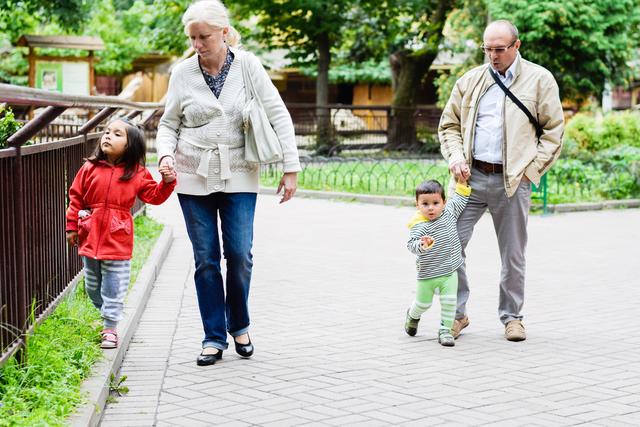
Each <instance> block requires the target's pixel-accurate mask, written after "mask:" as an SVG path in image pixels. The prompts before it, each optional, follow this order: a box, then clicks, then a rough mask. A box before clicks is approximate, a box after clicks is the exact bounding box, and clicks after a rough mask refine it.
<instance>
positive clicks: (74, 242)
mask: <svg viewBox="0 0 640 427" xmlns="http://www.w3.org/2000/svg"><path fill="white" fill-rule="evenodd" d="M66 235H67V243H69V246H78V232H77V231H67V233H66Z"/></svg>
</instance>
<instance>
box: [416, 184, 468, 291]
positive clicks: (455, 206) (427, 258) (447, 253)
mask: <svg viewBox="0 0 640 427" xmlns="http://www.w3.org/2000/svg"><path fill="white" fill-rule="evenodd" d="M469 194H471V187H468V186H465V185H461V184H458V185H456V192H455V194H454V195H453V197H451V198H450V199H449V201H448V202H447V204H446V206H445V208H444V211H443V212H442V215H441V216H440V218H438V219H436V220H433V221H428V220H427V219H426V218H424V217H423V216H422V215H420V213H419V212H418V213H417V215H416V216H414V218H413V219H412V221H411V222H410V223H409V227H410V228H411V231H410V233H409V242H407V248H408V249H409V250H410V251H411V252H412V253H414V254H416V255H417V256H418V259H417V260H416V267H417V270H418V279H421V280H422V279H432V278H434V277H439V276H445V275H447V274H451V273H453V272H454V271H456V269H457V268H458V267H460V265H461V264H462V248H461V246H460V238H459V237H458V230H457V228H456V222H457V220H458V217H459V216H460V214H461V213H462V211H463V209H464V207H465V206H466V205H467V201H468V200H469ZM423 236H431V238H432V239H433V240H434V243H433V244H432V245H431V246H429V247H427V248H425V247H423V246H422V242H421V241H420V238H421V237H423Z"/></svg>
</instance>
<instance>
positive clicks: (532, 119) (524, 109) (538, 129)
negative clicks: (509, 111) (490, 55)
mask: <svg viewBox="0 0 640 427" xmlns="http://www.w3.org/2000/svg"><path fill="white" fill-rule="evenodd" d="M489 74H491V77H493V80H495V82H496V83H497V84H498V86H500V89H502V90H503V92H504V93H505V94H506V95H507V96H508V97H509V98H510V99H511V100H512V101H513V102H514V103H515V104H516V105H517V106H518V108H520V109H521V110H522V112H523V113H525V114H526V115H527V117H528V118H529V121H530V122H531V124H532V125H533V127H534V128H536V136H537V137H538V138H540V135H542V127H541V126H540V123H538V121H537V120H536V119H535V117H533V114H531V111H529V109H528V108H527V107H525V106H524V104H523V103H522V102H521V101H520V100H519V99H518V98H517V97H516V96H515V95H514V94H513V92H511V91H510V90H509V88H507V87H506V86H505V85H504V83H502V80H500V78H499V77H498V74H497V73H495V72H494V71H493V70H492V69H491V68H489Z"/></svg>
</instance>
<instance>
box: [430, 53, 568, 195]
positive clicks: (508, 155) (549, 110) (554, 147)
mask: <svg viewBox="0 0 640 427" xmlns="http://www.w3.org/2000/svg"><path fill="white" fill-rule="evenodd" d="M488 67H489V65H488V64H484V65H481V66H479V67H476V68H474V69H473V70H470V71H469V72H467V73H466V74H465V75H463V76H462V77H461V78H460V79H459V80H458V81H457V82H456V85H455V87H454V89H453V91H452V93H451V97H450V98H449V101H448V102H447V105H446V107H445V108H444V111H443V112H442V117H441V119H440V125H439V127H438V136H439V138H440V148H441V151H442V155H443V156H444V158H445V159H446V160H447V161H448V162H449V166H451V165H453V164H454V163H456V162H458V161H461V160H464V161H466V162H467V163H468V164H471V157H472V153H473V141H474V137H475V128H476V117H477V115H478V103H479V101H480V98H481V97H482V95H484V93H485V92H486V91H487V90H488V89H489V87H490V86H491V85H492V84H495V82H494V81H493V78H492V77H491V75H489V70H488ZM509 89H510V90H511V92H513V94H514V95H515V96H516V97H518V99H520V101H521V102H522V103H523V104H524V105H525V107H527V108H528V109H529V111H530V112H531V114H533V116H534V117H536V118H537V120H538V122H539V123H540V125H541V126H542V128H543V133H542V136H541V137H540V140H538V139H537V137H536V130H535V128H534V127H533V125H532V124H531V122H529V119H528V118H527V116H526V115H525V114H524V112H523V111H522V110H520V108H518V106H517V105H516V104H515V103H513V102H512V101H511V100H510V99H509V98H506V99H505V103H504V110H503V113H502V114H503V118H504V120H503V123H504V127H503V132H504V134H503V142H502V164H503V168H504V174H503V177H504V188H505V191H506V194H507V197H511V196H512V195H513V194H514V193H515V191H516V189H517V188H518V185H519V184H520V180H521V179H522V176H523V175H526V176H527V178H529V180H531V182H533V183H534V184H536V185H538V184H539V183H540V178H541V177H542V175H544V174H545V172H546V171H547V170H549V168H550V167H551V165H552V164H553V163H554V162H555V161H556V160H557V158H558V156H559V155H560V149H561V147H562V135H563V132H564V116H563V113H562V105H561V103H560V97H559V94H558V85H557V83H556V81H555V79H554V78H553V75H551V73H550V72H549V71H547V70H546V69H545V68H543V67H541V66H539V65H537V64H534V63H532V62H529V61H525V60H524V59H522V58H520V59H519V61H518V64H517V66H516V71H515V76H514V79H513V83H512V84H511V86H510V87H509Z"/></svg>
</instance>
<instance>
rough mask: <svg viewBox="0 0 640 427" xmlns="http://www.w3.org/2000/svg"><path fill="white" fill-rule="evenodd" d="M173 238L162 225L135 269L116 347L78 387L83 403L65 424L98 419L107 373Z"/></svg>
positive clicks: (118, 361) (80, 425)
mask: <svg viewBox="0 0 640 427" xmlns="http://www.w3.org/2000/svg"><path fill="white" fill-rule="evenodd" d="M172 241H173V229H172V228H171V227H170V226H168V225H165V226H164V229H163V230H162V233H161V234H160V237H158V240H157V241H156V244H155V246H154V247H153V250H152V251H151V254H149V258H148V259H147V261H146V262H145V264H144V266H143V267H142V269H141V270H140V273H138V278H137V280H136V282H135V284H134V285H133V287H132V288H131V290H130V291H129V294H128V295H127V300H126V301H125V306H124V318H123V319H122V321H121V322H120V323H119V325H118V338H119V343H118V348H117V349H115V350H105V352H104V356H105V357H104V358H103V359H102V360H101V361H100V362H98V363H97V364H96V365H95V366H94V367H93V371H92V374H91V376H90V377H89V378H87V379H86V380H85V381H84V382H83V384H82V387H81V393H82V394H83V395H84V396H87V403H85V404H84V405H82V406H81V407H79V408H78V409H77V411H76V412H75V413H74V414H73V415H72V416H71V417H69V419H68V420H67V421H68V424H69V425H72V426H77V427H85V426H90V427H94V426H97V425H98V424H99V423H100V419H101V417H102V411H103V410H104V407H105V404H106V401H107V397H108V396H109V383H110V377H111V374H114V375H115V376H116V377H117V374H118V371H119V370H120V366H121V365H122V361H123V360H124V356H125V354H126V352H127V349H128V347H129V343H130V342H131V338H132V337H133V334H134V333H135V331H136V328H137V327H138V322H139V321H140V317H141V316H142V312H143V311H144V309H145V306H146V304H147V300H148V299H149V294H150V293H151V290H152V289H153V283H154V282H155V280H156V278H157V276H158V273H159V272H160V268H161V267H162V263H163V262H164V260H165V258H166V257H167V254H168V253H169V249H170V248H171V242H172Z"/></svg>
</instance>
